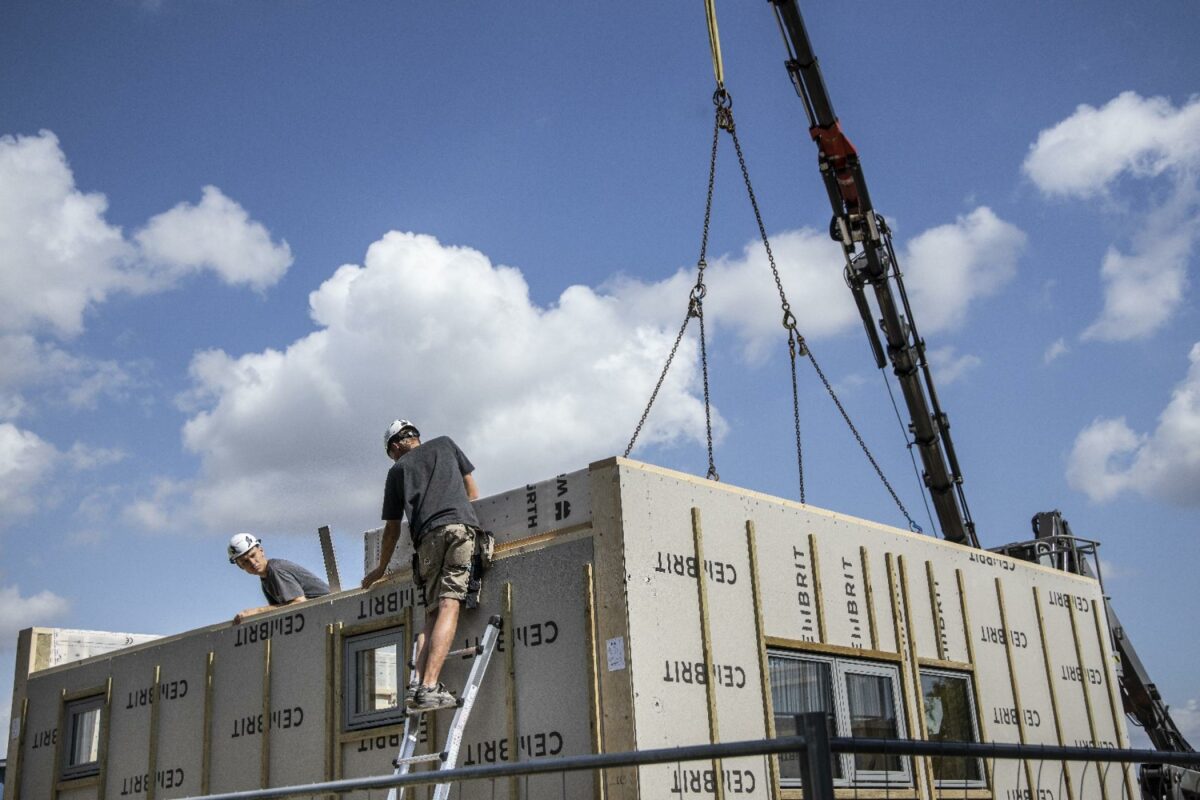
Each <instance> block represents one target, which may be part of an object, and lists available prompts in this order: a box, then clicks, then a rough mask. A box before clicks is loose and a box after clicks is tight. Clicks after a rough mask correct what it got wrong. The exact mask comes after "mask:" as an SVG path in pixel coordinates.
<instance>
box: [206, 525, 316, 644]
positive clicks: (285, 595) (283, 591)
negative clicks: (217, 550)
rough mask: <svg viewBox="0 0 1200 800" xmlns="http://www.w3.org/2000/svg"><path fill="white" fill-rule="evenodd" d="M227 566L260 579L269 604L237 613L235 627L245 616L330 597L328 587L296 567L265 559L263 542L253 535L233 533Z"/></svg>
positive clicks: (273, 559)
mask: <svg viewBox="0 0 1200 800" xmlns="http://www.w3.org/2000/svg"><path fill="white" fill-rule="evenodd" d="M229 563H230V564H236V565H237V566H238V567H240V568H241V569H243V570H245V571H246V572H249V573H250V574H251V575H257V576H258V577H259V578H260V580H261V581H262V591H263V595H265V596H266V598H267V603H268V605H265V606H258V607H256V608H247V609H245V610H243V611H241V612H239V613H238V615H237V616H236V617H234V618H233V622H234V624H235V625H236V624H238V623H240V622H242V621H243V620H244V619H246V617H252V616H254V615H255V614H261V613H263V612H264V611H270V610H271V609H273V608H279V607H280V606H291V605H295V604H296V603H303V602H304V601H305V600H312V599H313V598H314V597H322V596H324V595H327V594H329V584H327V583H325V581H323V580H321V579H320V578H318V577H317V576H316V575H313V574H312V573H311V572H309V571H308V570H306V569H305V568H304V567H302V566H300V565H299V564H294V563H292V562H291V561H288V560H286V559H282V558H267V553H266V551H265V550H263V546H262V541H261V540H260V539H259V538H258V537H257V536H255V535H254V534H252V533H235V534H234V535H233V538H232V539H230V540H229Z"/></svg>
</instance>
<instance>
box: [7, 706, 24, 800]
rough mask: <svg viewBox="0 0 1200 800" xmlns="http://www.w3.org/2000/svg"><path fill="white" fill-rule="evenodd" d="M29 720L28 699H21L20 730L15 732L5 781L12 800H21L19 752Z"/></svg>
mask: <svg viewBox="0 0 1200 800" xmlns="http://www.w3.org/2000/svg"><path fill="white" fill-rule="evenodd" d="M28 719H29V698H28V697H22V698H21V723H20V724H21V729H20V730H19V731H18V732H17V752H16V754H15V755H14V756H13V763H12V769H10V770H9V771H8V774H7V775H6V781H7V783H8V784H9V785H11V786H12V787H13V790H12V800H21V752H22V751H23V750H24V749H25V723H26V721H27V720H28Z"/></svg>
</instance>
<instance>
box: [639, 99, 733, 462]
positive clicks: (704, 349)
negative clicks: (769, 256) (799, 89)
mask: <svg viewBox="0 0 1200 800" xmlns="http://www.w3.org/2000/svg"><path fill="white" fill-rule="evenodd" d="M722 97H725V98H728V95H727V94H726V93H725V91H724V90H723V89H718V90H717V92H716V93H715V94H714V95H713V102H714V103H715V104H716V107H717V112H716V118H715V120H714V122H713V135H712V150H711V155H710V156H709V161H708V194H707V197H706V198H705V201H704V231H703V233H702V234H701V237H700V257H699V259H697V261H696V283H695V285H693V286H692V290H691V292H690V293H689V294H688V309H687V314H686V315H685V316H684V318H683V324H682V325H680V326H679V333H677V334H676V335H675V343H674V344H672V345H671V352H670V354H669V355H668V356H667V363H666V364H664V365H663V370H662V373H661V374H660V375H659V376H658V382H657V383H656V384H655V385H654V391H653V392H651V393H650V401H649V402H648V403H647V404H646V409H645V410H644V411H643V412H642V418H641V419H640V420H638V424H637V427H636V428H635V429H634V431H633V437H632V438H631V439H630V440H629V444H628V445H627V446H626V447H625V457H626V458H628V457H629V454H630V453H631V452H632V451H633V445H634V444H635V443H636V442H637V439H638V436H639V435H640V434H641V432H642V427H643V426H644V425H645V424H646V418H647V417H648V416H649V415H650V409H651V408H652V407H653V406H654V401H655V400H656V399H658V392H659V390H660V389H661V388H662V385H663V381H664V380H666V377H667V372H668V371H669V370H670V369H671V363H672V362H673V361H674V360H675V354H676V352H678V350H679V344H680V342H682V341H683V334H684V332H685V331H686V330H687V326H688V324H689V323H690V322H691V321H692V319H693V318H695V319H697V320H698V321H699V323H700V368H701V374H702V376H703V379H704V435H705V440H706V444H707V448H708V472H707V473H706V474H705V477H706V478H708V479H709V480H714V481H719V480H721V476H720V475H718V474H717V466H716V463H715V461H714V460H713V437H712V402H711V398H710V395H709V389H708V344H707V341H706V336H705V331H704V297H705V295H707V294H708V287H706V286H705V285H704V270H705V269H706V268H707V267H708V230H709V225H710V223H711V221H712V200H713V185H714V183H715V181H716V174H717V144H718V141H719V138H720V133H721V128H722V127H723V121H724V119H725V116H727V113H726V115H725V116H723V115H722V109H724V110H725V111H726V112H728V108H729V105H728V103H723V102H722V100H721V98H722ZM729 119H730V123H729V124H731V125H732V117H729Z"/></svg>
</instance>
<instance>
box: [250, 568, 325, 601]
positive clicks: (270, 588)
mask: <svg viewBox="0 0 1200 800" xmlns="http://www.w3.org/2000/svg"><path fill="white" fill-rule="evenodd" d="M261 580H262V590H263V594H264V595H266V596H267V602H268V603H270V604H271V605H273V606H281V605H283V604H284V603H290V602H292V601H293V600H295V599H296V598H297V597H305V598H307V599H309V600H311V599H312V598H314V597H321V596H322V595H327V594H329V584H327V583H325V581H323V580H321V579H320V578H318V577H317V576H316V575H313V574H312V573H311V572H309V571H308V570H306V569H305V568H304V567H302V566H300V565H299V564H294V563H292V562H291V561H288V560H287V559H285V558H269V559H267V574H266V575H264V576H263V577H262V579H261Z"/></svg>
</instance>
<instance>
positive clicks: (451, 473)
mask: <svg viewBox="0 0 1200 800" xmlns="http://www.w3.org/2000/svg"><path fill="white" fill-rule="evenodd" d="M474 471H475V465H474V464H472V463H471V462H470V461H469V460H468V459H467V457H466V456H465V455H464V454H463V451H462V450H459V449H458V445H456V444H455V443H454V440H453V439H451V438H450V437H449V436H439V437H437V438H436V439H430V440H429V441H428V442H422V443H421V444H420V445H418V446H417V447H415V448H413V449H412V450H409V451H408V452H407V453H405V454H404V455H402V456H400V458H398V459H397V460H396V463H395V464H392V468H391V469H390V470H388V475H387V483H386V484H385V485H384V489H383V519H385V520H393V519H394V520H399V519H400V518H401V516H407V517H408V529H409V532H410V533H411V534H412V540H413V546H414V547H415V546H416V545H418V544H420V542H421V537H422V536H424V535H425V534H426V533H427V532H429V531H430V530H432V529H433V528H439V527H441V526H442V525H450V524H452V523H455V522H458V523H462V524H463V525H471V526H474V527H476V528H478V527H479V519H478V518H477V517H476V516H475V509H474V508H472V507H471V501H470V500H468V499H467V489H466V487H465V486H463V476H464V475H470V474H471V473H472V472H474Z"/></svg>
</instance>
